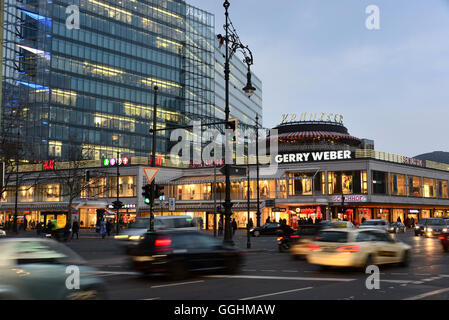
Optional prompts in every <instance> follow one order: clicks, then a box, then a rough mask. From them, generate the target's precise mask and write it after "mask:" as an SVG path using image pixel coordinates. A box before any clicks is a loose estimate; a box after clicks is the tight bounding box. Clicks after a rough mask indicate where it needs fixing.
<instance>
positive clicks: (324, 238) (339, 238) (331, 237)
mask: <svg viewBox="0 0 449 320" xmlns="http://www.w3.org/2000/svg"><path fill="white" fill-rule="evenodd" d="M315 240H316V241H319V242H339V243H344V242H348V233H347V232H339V231H325V232H321V233H319V234H318V236H317V237H316V238H315Z"/></svg>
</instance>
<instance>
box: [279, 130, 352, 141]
mask: <svg viewBox="0 0 449 320" xmlns="http://www.w3.org/2000/svg"><path fill="white" fill-rule="evenodd" d="M278 138H279V139H298V138H332V139H335V138H344V139H349V140H356V141H360V139H359V138H356V137H354V136H351V135H348V134H344V133H340V132H328V131H300V132H288V133H282V134H280V135H279V136H278Z"/></svg>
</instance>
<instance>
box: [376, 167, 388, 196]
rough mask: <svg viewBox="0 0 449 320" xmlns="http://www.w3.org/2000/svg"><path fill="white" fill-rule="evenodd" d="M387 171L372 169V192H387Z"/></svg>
mask: <svg viewBox="0 0 449 320" xmlns="http://www.w3.org/2000/svg"><path fill="white" fill-rule="evenodd" d="M387 177H388V175H387V173H386V172H381V171H373V194H387Z"/></svg>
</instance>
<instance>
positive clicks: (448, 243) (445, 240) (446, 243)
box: [438, 228, 449, 252]
mask: <svg viewBox="0 0 449 320" xmlns="http://www.w3.org/2000/svg"><path fill="white" fill-rule="evenodd" d="M438 239H440V240H441V245H442V246H443V250H444V251H445V252H448V251H449V232H448V229H447V228H446V231H444V232H443V233H442V234H441V235H440V236H439V237H438Z"/></svg>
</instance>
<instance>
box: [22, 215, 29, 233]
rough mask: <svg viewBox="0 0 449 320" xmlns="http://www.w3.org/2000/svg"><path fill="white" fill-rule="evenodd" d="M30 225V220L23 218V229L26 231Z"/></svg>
mask: <svg viewBox="0 0 449 320" xmlns="http://www.w3.org/2000/svg"><path fill="white" fill-rule="evenodd" d="M27 227H28V220H27V218H23V231H26V230H27Z"/></svg>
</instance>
